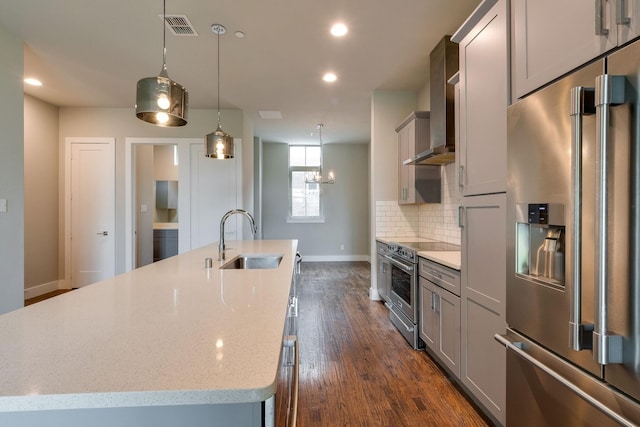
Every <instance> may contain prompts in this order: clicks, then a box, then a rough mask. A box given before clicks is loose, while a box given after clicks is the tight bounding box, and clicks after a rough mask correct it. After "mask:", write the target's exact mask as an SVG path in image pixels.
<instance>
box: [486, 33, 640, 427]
mask: <svg viewBox="0 0 640 427" xmlns="http://www.w3.org/2000/svg"><path fill="white" fill-rule="evenodd" d="M639 98H640V43H635V44H631V45H629V46H626V47H624V48H622V49H620V50H618V51H616V52H614V53H612V54H611V55H609V56H607V57H605V58H603V59H601V60H598V61H595V62H592V63H590V64H588V65H585V66H584V67H582V68H581V69H579V70H577V71H575V72H573V73H572V74H570V75H568V76H567V77H565V78H563V79H561V80H559V81H557V82H555V83H554V84H551V85H549V86H547V87H545V88H543V89H541V90H539V91H537V92H535V93H533V94H531V95H529V96H527V97H525V98H523V99H521V100H519V101H518V102H516V103H514V104H513V105H512V106H510V107H509V109H508V149H507V150H508V170H509V178H508V192H507V200H508V204H507V206H508V207H507V219H508V225H507V227H508V231H507V239H508V240H507V253H508V255H507V257H508V258H507V323H508V330H507V331H508V333H507V334H506V335H505V336H496V339H498V340H499V341H501V342H502V343H503V344H505V346H506V348H507V402H506V407H507V410H506V413H507V415H506V419H507V425H508V426H527V425H530V426H544V425H550V426H556V425H557V426H599V427H600V426H606V425H640V287H639V285H638V282H639V280H640V257H639V256H638V254H639V252H640V197H639V192H640V99H639Z"/></svg>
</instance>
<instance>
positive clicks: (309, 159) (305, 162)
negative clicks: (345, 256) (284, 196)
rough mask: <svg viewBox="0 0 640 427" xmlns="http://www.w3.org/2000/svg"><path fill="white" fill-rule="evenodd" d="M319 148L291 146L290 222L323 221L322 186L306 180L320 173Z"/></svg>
mask: <svg viewBox="0 0 640 427" xmlns="http://www.w3.org/2000/svg"><path fill="white" fill-rule="evenodd" d="M321 161H322V159H321V153H320V147H319V146H307V145H290V146H289V221H290V222H296V221H302V222H305V221H322V220H323V218H322V210H321V204H320V184H318V183H306V182H305V178H308V177H312V176H313V175H314V174H316V173H318V174H319V173H320V163H321Z"/></svg>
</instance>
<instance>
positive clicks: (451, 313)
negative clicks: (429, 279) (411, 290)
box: [436, 289, 460, 378]
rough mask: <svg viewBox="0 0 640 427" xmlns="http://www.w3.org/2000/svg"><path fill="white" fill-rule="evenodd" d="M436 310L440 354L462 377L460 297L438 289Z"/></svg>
mask: <svg viewBox="0 0 640 427" xmlns="http://www.w3.org/2000/svg"><path fill="white" fill-rule="evenodd" d="M437 292H438V302H437V304H436V311H437V312H438V317H439V325H440V331H439V337H440V342H439V346H438V356H440V360H441V361H442V362H443V363H445V364H446V365H447V367H448V368H449V369H450V370H451V372H453V374H454V375H455V376H456V377H458V378H459V377H460V298H459V297H457V296H455V295H453V294H452V293H450V292H447V291H445V290H444V289H437Z"/></svg>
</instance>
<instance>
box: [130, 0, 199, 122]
mask: <svg viewBox="0 0 640 427" xmlns="http://www.w3.org/2000/svg"><path fill="white" fill-rule="evenodd" d="M162 16H163V23H162V26H163V30H164V31H163V36H162V45H163V46H162V70H160V75H158V76H157V77H145V78H143V79H140V80H138V85H137V90H136V117H138V118H139V119H140V120H143V121H145V122H148V123H151V124H154V125H158V126H167V127H175V126H184V125H186V124H187V118H188V104H189V93H188V92H187V89H186V88H185V87H184V86H182V85H181V84H180V83H177V82H175V81H173V80H171V79H170V78H169V74H168V73H167V63H166V54H167V48H166V43H165V38H166V28H165V27H166V25H165V22H164V21H165V17H166V1H165V2H163V14H162Z"/></svg>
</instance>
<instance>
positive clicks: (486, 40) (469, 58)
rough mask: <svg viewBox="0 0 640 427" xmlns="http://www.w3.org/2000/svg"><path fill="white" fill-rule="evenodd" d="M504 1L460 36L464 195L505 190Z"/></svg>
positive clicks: (505, 31) (505, 46)
mask: <svg viewBox="0 0 640 427" xmlns="http://www.w3.org/2000/svg"><path fill="white" fill-rule="evenodd" d="M506 3H507V2H506V0H500V1H498V2H497V3H496V4H495V5H494V6H493V7H492V8H491V9H490V10H489V11H488V12H487V14H486V15H485V16H484V17H483V18H482V19H480V20H479V22H478V24H477V25H476V26H475V27H474V29H473V30H471V31H470V32H469V33H468V34H467V35H466V36H465V37H464V38H463V39H462V41H461V42H460V83H459V84H460V167H461V168H462V169H461V172H462V173H461V174H460V175H461V183H460V184H461V186H462V193H463V195H465V196H468V195H474V194H487V193H497V192H501V191H506V186H507V185H506V182H507V155H506V152H507V105H508V104H509V95H508V87H509V74H508V69H509V68H508V54H509V53H508V49H507V46H508V44H507V35H508V32H507V25H508V19H507V6H506Z"/></svg>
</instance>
